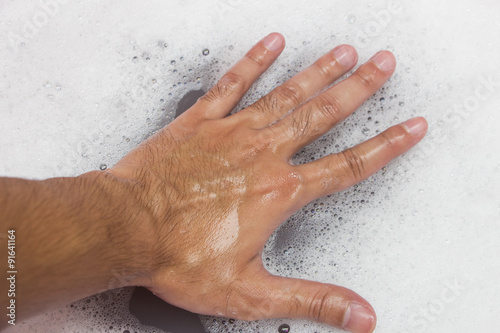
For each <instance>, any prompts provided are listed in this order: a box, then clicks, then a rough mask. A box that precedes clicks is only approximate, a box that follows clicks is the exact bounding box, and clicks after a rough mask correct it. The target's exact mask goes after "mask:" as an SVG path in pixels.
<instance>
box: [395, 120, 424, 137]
mask: <svg viewBox="0 0 500 333" xmlns="http://www.w3.org/2000/svg"><path fill="white" fill-rule="evenodd" d="M401 125H403V127H404V128H405V129H406V131H407V132H408V133H410V134H411V135H413V136H422V135H423V134H424V133H425V132H426V131H427V122H426V121H425V119H424V118H422V117H417V118H412V119H410V120H407V121H405V122H404V123H402V124H401Z"/></svg>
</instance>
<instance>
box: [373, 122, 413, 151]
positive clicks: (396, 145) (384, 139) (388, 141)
mask: <svg viewBox="0 0 500 333" xmlns="http://www.w3.org/2000/svg"><path fill="white" fill-rule="evenodd" d="M406 135H407V132H406V130H405V129H404V128H403V127H402V126H394V127H392V128H390V129H389V130H387V131H384V132H382V133H380V140H381V144H382V146H383V147H384V149H388V150H391V151H399V150H400V149H401V146H402V144H403V138H404V137H405V136H406Z"/></svg>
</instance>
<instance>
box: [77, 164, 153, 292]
mask: <svg viewBox="0 0 500 333" xmlns="http://www.w3.org/2000/svg"><path fill="white" fill-rule="evenodd" d="M77 178H79V179H80V180H81V181H82V182H83V183H84V185H83V186H84V187H88V188H90V191H88V193H89V194H90V195H92V196H93V198H89V200H88V203H89V204H90V205H91V207H92V208H91V209H89V210H88V212H84V214H87V216H88V218H90V219H91V222H90V223H93V224H95V225H97V226H98V228H97V230H99V232H100V233H102V235H101V236H102V239H103V243H102V246H103V248H102V252H103V257H104V258H105V263H104V265H105V266H106V267H105V269H107V270H108V274H109V282H108V284H107V285H106V286H105V288H106V289H114V288H119V287H126V286H146V287H147V286H149V285H150V283H149V281H150V275H151V271H152V266H153V264H152V256H151V252H152V251H151V240H152V239H153V236H154V235H153V232H152V230H151V228H149V227H148V226H149V223H148V222H149V220H150V217H149V216H148V214H147V211H146V210H144V209H142V208H141V205H140V200H138V199H139V198H138V194H137V191H135V188H136V185H135V184H134V183H133V182H132V181H129V180H127V179H122V178H118V177H115V176H114V175H112V174H110V173H108V172H102V171H92V172H89V173H85V174H83V175H80V176H78V177H77Z"/></svg>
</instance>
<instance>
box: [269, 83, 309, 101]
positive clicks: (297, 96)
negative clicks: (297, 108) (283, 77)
mask: <svg viewBox="0 0 500 333" xmlns="http://www.w3.org/2000/svg"><path fill="white" fill-rule="evenodd" d="M272 95H274V96H275V98H276V99H277V100H278V101H280V102H282V103H284V104H288V105H300V104H301V103H302V101H303V95H304V93H303V92H302V89H301V88H300V87H299V86H298V85H297V84H294V83H287V84H284V85H282V86H279V87H277V88H276V89H275V91H274V92H273V93H272Z"/></svg>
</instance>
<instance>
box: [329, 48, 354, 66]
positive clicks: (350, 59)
mask: <svg viewBox="0 0 500 333" xmlns="http://www.w3.org/2000/svg"><path fill="white" fill-rule="evenodd" d="M333 55H334V56H335V59H337V62H338V63H339V64H341V65H342V66H344V67H346V68H351V67H352V66H354V65H355V64H356V60H358V57H357V55H356V51H355V50H354V48H353V47H351V46H349V45H341V46H338V47H336V48H335V49H334V50H333Z"/></svg>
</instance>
